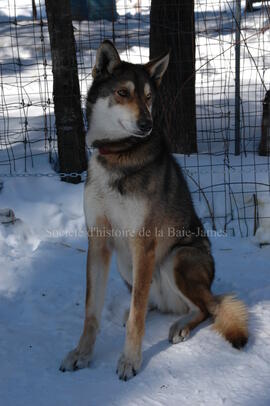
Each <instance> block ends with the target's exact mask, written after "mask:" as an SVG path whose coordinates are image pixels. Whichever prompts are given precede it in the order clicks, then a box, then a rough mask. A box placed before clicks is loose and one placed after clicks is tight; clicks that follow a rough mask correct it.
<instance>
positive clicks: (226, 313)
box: [207, 295, 248, 349]
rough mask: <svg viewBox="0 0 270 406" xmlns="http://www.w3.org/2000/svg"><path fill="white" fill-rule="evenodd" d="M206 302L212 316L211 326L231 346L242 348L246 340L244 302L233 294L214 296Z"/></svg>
mask: <svg viewBox="0 0 270 406" xmlns="http://www.w3.org/2000/svg"><path fill="white" fill-rule="evenodd" d="M213 299H214V300H213V301H212V300H211V303H208V304H207V309H208V311H209V313H210V314H211V315H212V316H213V317H214V325H213V328H214V330H216V331H217V332H218V333H219V334H221V335H222V336H223V337H224V338H225V339H226V340H228V341H229V342H230V343H231V344H232V346H233V347H235V348H238V349H240V348H242V347H244V345H245V344H246V343H247V341H248V311H247V308H246V306H245V304H244V303H243V302H242V301H241V300H238V299H237V298H236V297H235V296H234V295H224V296H214V297H213Z"/></svg>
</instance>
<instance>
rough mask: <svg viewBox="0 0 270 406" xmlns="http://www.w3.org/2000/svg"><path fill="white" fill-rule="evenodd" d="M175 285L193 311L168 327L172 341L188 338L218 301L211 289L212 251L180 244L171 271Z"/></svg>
mask: <svg viewBox="0 0 270 406" xmlns="http://www.w3.org/2000/svg"><path fill="white" fill-rule="evenodd" d="M169 272H170V273H171V280H172V283H173V285H174V286H173V287H174V289H178V291H179V295H181V297H182V299H183V300H184V301H186V303H187V305H188V307H189V309H190V311H189V313H187V314H186V315H184V316H183V317H182V318H181V319H179V320H177V321H176V322H175V323H173V325H172V326H171V328H170V330H169V341H170V342H171V343H173V344H176V343H179V342H181V341H185V340H186V339H187V338H188V337H189V334H190V332H191V330H193V329H194V328H195V327H197V326H198V325H199V324H200V323H201V322H202V321H204V320H205V319H207V318H208V317H209V306H210V305H211V302H214V303H215V300H214V297H213V296H212V294H211V292H210V287H211V283H212V280H213V277H214V263H213V260H212V257H211V255H210V254H208V253H205V252H203V251H202V250H199V249H197V248H193V247H185V248H180V249H179V250H178V251H177V252H176V254H175V258H174V261H173V267H172V269H170V271H169Z"/></svg>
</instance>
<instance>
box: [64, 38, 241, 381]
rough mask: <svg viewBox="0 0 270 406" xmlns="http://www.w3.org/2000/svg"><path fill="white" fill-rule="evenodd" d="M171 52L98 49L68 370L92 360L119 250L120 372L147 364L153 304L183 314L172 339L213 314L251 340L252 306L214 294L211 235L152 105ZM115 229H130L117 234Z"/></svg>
mask: <svg viewBox="0 0 270 406" xmlns="http://www.w3.org/2000/svg"><path fill="white" fill-rule="evenodd" d="M168 61H169V55H163V56H161V57H160V58H157V59H155V60H153V61H150V62H149V63H148V64H146V65H134V64H130V63H127V62H122V61H121V60H120V58H119V55H118V53H117V51H116V49H115V48H114V46H113V45H112V44H111V43H110V42H108V41H105V42H104V43H103V44H102V45H101V47H100V48H99V50H98V53H97V61H96V66H95V68H94V71H93V76H94V82H93V85H92V87H91V88H90V90H89V93H88V97H87V114H88V120H89V130H88V136H87V137H88V143H89V144H91V145H93V146H95V147H96V148H97V151H96V152H95V153H94V154H93V156H92V158H91V160H90V163H89V171H88V180H87V182H86V185H85V196H84V210H85V218H86V224H87V227H88V231H89V252H88V261H87V294H86V316H85V325H84V330H83V334H82V337H81V339H80V341H79V344H78V346H77V347H76V348H75V349H74V350H73V351H71V352H70V353H69V354H68V355H67V357H66V358H65V359H64V361H63V363H62V365H61V370H62V371H65V370H74V369H77V368H83V367H86V366H88V365H89V363H90V361H91V355H92V351H93V348H94V342H95V338H96V333H97V330H98V328H99V324H100V317H101V311H102V307H103V302H104V294H105V288H106V281H107V276H108V271H109V263H110V257H111V253H112V251H113V250H115V251H116V254H117V261H118V269H119V272H120V274H121V275H122V277H123V278H124V280H125V282H126V283H127V285H128V286H132V294H131V305H130V310H129V316H128V320H127V325H126V341H125V346H124V350H123V353H122V355H121V357H120V359H119V362H118V366H117V373H118V375H119V378H120V379H123V380H127V379H129V378H131V377H132V376H133V375H135V374H136V373H137V372H138V370H139V368H140V365H141V361H142V354H141V344H142V339H143V335H144V324H145V317H146V313H147V309H148V307H156V308H158V309H159V310H160V311H163V312H173V313H176V314H179V316H181V318H179V320H177V321H176V322H175V323H174V324H173V325H172V326H171V328H170V331H169V340H170V342H172V343H178V342H180V341H184V340H185V339H187V337H188V335H189V333H190V331H191V330H192V329H194V328H195V327H196V326H197V325H198V324H199V323H201V322H202V321H203V320H205V319H206V318H208V317H209V316H212V317H213V318H214V328H215V330H216V331H218V332H219V333H220V334H221V335H223V336H224V338H226V339H227V340H228V341H229V342H230V343H231V344H232V345H233V346H234V347H236V348H241V347H242V346H243V345H245V343H246V342H247V339H248V329H247V311H246V308H245V306H244V304H243V303H242V302H240V301H238V300H236V299H235V297H233V296H223V297H217V296H214V295H213V294H212V293H211V284H212V282H213V279H214V260H213V257H212V255H211V247H210V242H209V240H208V238H207V236H206V234H205V232H204V229H203V226H202V224H201V221H200V220H199V218H198V216H197V215H196V212H195V210H194V207H193V203H192V199H191V196H190V192H189V190H188V187H187V184H186V181H185V179H184V177H183V175H182V172H181V168H180V167H179V165H178V164H177V162H176V161H175V159H174V158H173V157H172V155H171V154H170V152H169V150H168V147H167V143H166V140H165V139H164V137H163V134H162V129H160V130H159V131H156V130H152V132H151V127H152V105H153V103H154V99H155V94H156V92H158V87H159V84H160V82H161V79H162V76H163V74H164V73H165V71H166V68H167V65H168ZM99 228H101V229H103V230H104V231H106V232H105V233H104V234H103V235H102V236H98V233H97V232H96V231H95V230H98V229H99ZM115 229H117V230H118V229H119V230H124V231H128V233H126V234H124V235H123V236H121V237H114V236H113V235H112V231H113V230H115ZM93 230H94V231H93Z"/></svg>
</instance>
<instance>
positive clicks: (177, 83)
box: [150, 0, 197, 154]
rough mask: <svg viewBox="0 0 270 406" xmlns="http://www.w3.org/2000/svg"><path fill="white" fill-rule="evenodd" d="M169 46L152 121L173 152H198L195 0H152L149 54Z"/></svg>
mask: <svg viewBox="0 0 270 406" xmlns="http://www.w3.org/2000/svg"><path fill="white" fill-rule="evenodd" d="M168 50H170V63H169V66H168V70H167V72H166V73H165V75H164V78H163V79H162V83H161V87H160V92H159V96H158V98H157V100H156V103H155V111H154V123H155V126H156V128H157V131H164V132H165V135H166V136H167V138H168V140H169V143H170V145H171V149H172V151H173V152H179V153H186V154H190V153H192V152H197V137H196V107H195V26H194V0H182V1H175V0H167V1H161V0H152V3H151V13H150V57H151V58H154V57H157V56H159V55H161V54H162V53H163V52H166V51H168Z"/></svg>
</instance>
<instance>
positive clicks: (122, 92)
mask: <svg viewBox="0 0 270 406" xmlns="http://www.w3.org/2000/svg"><path fill="white" fill-rule="evenodd" d="M117 94H118V95H119V96H121V97H128V96H129V91H128V90H127V89H119V90H117Z"/></svg>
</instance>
